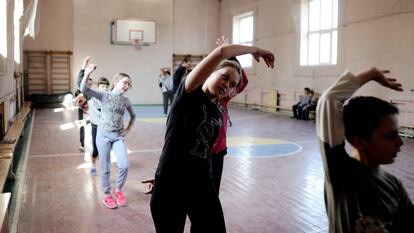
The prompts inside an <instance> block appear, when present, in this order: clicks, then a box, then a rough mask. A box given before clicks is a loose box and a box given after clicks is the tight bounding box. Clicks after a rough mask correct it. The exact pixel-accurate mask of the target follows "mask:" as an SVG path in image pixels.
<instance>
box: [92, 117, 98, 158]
mask: <svg viewBox="0 0 414 233" xmlns="http://www.w3.org/2000/svg"><path fill="white" fill-rule="evenodd" d="M91 126H92V145H93V151H92V158H97V157H98V154H99V153H98V147H96V132H97V131H98V126H97V125H95V124H93V123H92V122H91Z"/></svg>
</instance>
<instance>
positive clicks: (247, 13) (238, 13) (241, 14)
mask: <svg viewBox="0 0 414 233" xmlns="http://www.w3.org/2000/svg"><path fill="white" fill-rule="evenodd" d="M257 11H258V10H257V6H250V7H246V8H242V9H238V10H233V11H232V12H231V15H230V17H231V32H232V38H231V42H232V43H233V44H242V45H251V46H255V42H256V32H257ZM247 17H253V38H252V40H251V44H247V42H250V41H243V43H235V39H236V38H235V21H237V22H240V21H241V20H242V19H244V18H247ZM238 31H240V30H239V29H238ZM247 56H250V57H251V66H249V67H242V68H243V70H244V71H245V72H246V73H247V74H249V75H255V74H256V62H254V61H253V57H252V56H251V55H247Z"/></svg>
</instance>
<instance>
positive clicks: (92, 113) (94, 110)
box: [78, 56, 109, 176]
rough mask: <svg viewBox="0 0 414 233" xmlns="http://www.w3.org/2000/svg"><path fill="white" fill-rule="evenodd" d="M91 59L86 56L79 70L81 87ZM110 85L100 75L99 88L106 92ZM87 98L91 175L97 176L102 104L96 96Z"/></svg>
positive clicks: (86, 96)
mask: <svg viewBox="0 0 414 233" xmlns="http://www.w3.org/2000/svg"><path fill="white" fill-rule="evenodd" d="M89 60H90V57H89V56H87V57H85V59H84V60H83V65H82V68H81V70H80V71H79V74H78V86H79V87H80V83H81V81H82V79H83V76H84V75H85V68H86V66H87V65H88V63H89ZM91 80H92V79H91ZM108 87H109V81H108V79H107V78H105V77H100V78H99V79H98V90H99V91H104V92H106V91H108ZM82 95H83V94H82ZM85 99H86V100H87V103H88V108H89V117H90V123H91V135H92V146H93V150H92V159H91V161H92V166H91V175H92V176H96V159H97V157H98V154H99V153H98V148H97V146H96V133H97V129H98V124H99V120H100V115H101V108H102V106H101V101H99V100H98V99H96V98H93V97H91V96H88V95H85Z"/></svg>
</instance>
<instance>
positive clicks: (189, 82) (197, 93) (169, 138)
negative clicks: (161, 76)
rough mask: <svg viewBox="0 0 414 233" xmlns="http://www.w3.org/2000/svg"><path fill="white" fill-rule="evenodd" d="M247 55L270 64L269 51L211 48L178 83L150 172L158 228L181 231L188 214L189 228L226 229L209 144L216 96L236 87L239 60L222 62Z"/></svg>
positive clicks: (218, 120) (217, 118)
mask: <svg viewBox="0 0 414 233" xmlns="http://www.w3.org/2000/svg"><path fill="white" fill-rule="evenodd" d="M243 54H252V55H253V57H254V58H255V59H256V61H259V59H260V57H262V58H263V60H264V61H265V63H266V65H267V66H268V67H270V68H273V66H274V55H273V54H272V53H271V52H269V51H267V50H263V49H260V48H257V47H253V46H243V45H223V46H220V47H217V48H215V49H214V50H213V51H212V52H211V53H210V54H209V55H208V56H207V57H206V58H205V59H203V60H202V61H201V62H200V63H199V64H198V65H197V66H196V67H195V68H194V69H193V70H192V72H191V73H190V74H189V75H188V76H187V78H186V79H185V81H183V82H181V84H180V86H179V87H178V90H177V93H176V97H175V98H176V99H175V100H174V103H173V105H172V107H171V112H170V115H169V116H168V120H167V130H166V134H165V144H164V147H163V150H162V154H161V157H160V161H159V164H158V167H157V171H156V174H155V184H154V190H153V194H152V198H151V213H152V217H153V220H154V224H155V228H156V230H157V232H158V233H160V232H183V231H184V225H185V219H186V216H187V215H188V217H189V219H190V221H191V231H192V232H215V233H220V232H226V228H225V223H224V217H223V211H222V208H221V204H220V200H219V198H218V194H217V191H216V189H215V188H214V182H213V178H212V175H211V148H212V146H213V143H214V142H215V140H216V138H217V136H218V133H219V129H220V127H221V125H222V124H223V122H222V117H221V113H220V110H219V100H220V99H221V98H223V97H225V96H227V95H228V94H229V93H230V91H232V90H233V89H234V88H235V87H237V85H238V83H239V81H240V78H241V68H240V66H239V64H238V63H236V62H233V61H228V60H225V59H226V58H228V57H234V56H238V55H243Z"/></svg>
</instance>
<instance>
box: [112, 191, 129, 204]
mask: <svg viewBox="0 0 414 233" xmlns="http://www.w3.org/2000/svg"><path fill="white" fill-rule="evenodd" d="M115 198H116V203H117V204H118V206H126V199H125V196H124V194H123V193H122V192H121V191H119V192H115Z"/></svg>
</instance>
